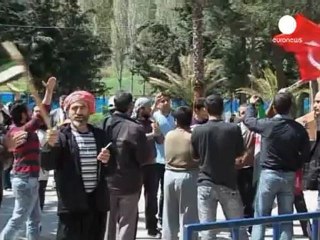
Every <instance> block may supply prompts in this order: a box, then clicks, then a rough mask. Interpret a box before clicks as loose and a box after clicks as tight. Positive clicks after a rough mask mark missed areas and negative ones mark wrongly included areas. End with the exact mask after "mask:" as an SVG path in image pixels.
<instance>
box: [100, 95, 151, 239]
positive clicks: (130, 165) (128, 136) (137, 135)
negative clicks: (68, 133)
mask: <svg viewBox="0 0 320 240" xmlns="http://www.w3.org/2000/svg"><path fill="white" fill-rule="evenodd" d="M114 103H115V108H116V111H115V112H114V113H113V115H112V117H111V121H110V122H109V123H108V124H107V127H106V132H107V134H108V135H109V136H112V142H114V143H115V152H116V153H115V161H116V164H117V168H116V170H115V172H114V173H113V174H111V175H110V176H108V186H109V191H110V204H111V205H110V214H109V216H108V225H107V228H108V229H107V233H106V237H105V239H108V240H116V239H119V240H134V239H135V238H136V227H137V213H138V201H139V197H140V193H141V187H142V176H143V175H142V166H143V165H145V163H147V162H148V157H149V156H148V151H146V149H147V148H148V147H149V146H148V144H147V138H146V134H145V130H144V129H143V127H142V126H141V125H140V124H138V123H137V122H136V121H135V120H133V119H132V118H131V113H132V110H133V97H132V95H131V94H130V93H127V92H124V91H119V92H118V93H117V94H116V95H115V98H114ZM117 226H118V233H119V235H118V236H117Z"/></svg>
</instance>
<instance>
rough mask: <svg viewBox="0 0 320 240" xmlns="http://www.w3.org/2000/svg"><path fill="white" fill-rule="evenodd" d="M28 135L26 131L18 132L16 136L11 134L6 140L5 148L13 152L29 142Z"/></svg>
mask: <svg viewBox="0 0 320 240" xmlns="http://www.w3.org/2000/svg"><path fill="white" fill-rule="evenodd" d="M27 137H28V133H27V132H26V131H23V130H21V131H18V132H16V133H14V134H9V135H7V136H5V138H4V146H5V147H6V148H8V149H9V150H13V149H15V148H17V147H19V146H21V145H22V144H24V143H25V142H26V141H27Z"/></svg>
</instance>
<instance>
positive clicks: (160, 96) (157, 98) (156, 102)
mask: <svg viewBox="0 0 320 240" xmlns="http://www.w3.org/2000/svg"><path fill="white" fill-rule="evenodd" d="M162 98H163V95H162V93H158V94H157V95H156V96H155V98H154V106H155V108H158V105H159V103H160V102H161V100H162Z"/></svg>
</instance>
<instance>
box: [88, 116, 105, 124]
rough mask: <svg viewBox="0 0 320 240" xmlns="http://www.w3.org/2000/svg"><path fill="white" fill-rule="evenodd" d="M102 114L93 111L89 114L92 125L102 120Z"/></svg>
mask: <svg viewBox="0 0 320 240" xmlns="http://www.w3.org/2000/svg"><path fill="white" fill-rule="evenodd" d="M103 119H104V115H103V113H95V114H93V115H91V116H90V119H89V123H90V124H92V125H94V126H99V124H100V123H101V122H102V121H103Z"/></svg>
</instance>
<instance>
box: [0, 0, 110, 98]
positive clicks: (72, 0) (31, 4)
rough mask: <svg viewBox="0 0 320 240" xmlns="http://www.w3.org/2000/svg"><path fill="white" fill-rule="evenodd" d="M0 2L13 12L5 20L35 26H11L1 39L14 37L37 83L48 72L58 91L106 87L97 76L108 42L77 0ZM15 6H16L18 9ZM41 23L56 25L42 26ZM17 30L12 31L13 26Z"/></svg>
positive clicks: (95, 90)
mask: <svg viewBox="0 0 320 240" xmlns="http://www.w3.org/2000/svg"><path fill="white" fill-rule="evenodd" d="M7 2H8V3H7V5H6V6H4V7H3V6H2V5H1V8H2V7H3V8H4V10H5V11H10V12H12V14H11V15H10V16H12V17H11V18H10V19H8V20H7V23H8V24H16V22H19V24H21V25H26V26H34V28H32V27H31V28H30V27H25V28H22V27H20V28H14V27H12V30H10V31H9V33H11V34H6V35H4V37H3V38H2V40H13V41H15V42H18V43H19V48H20V50H21V51H22V52H23V54H24V55H25V57H26V59H27V63H28V64H29V68H30V71H31V73H32V75H33V77H34V81H35V84H36V86H37V87H39V88H40V86H41V81H42V80H45V79H46V78H47V77H48V76H50V75H55V76H57V79H58V93H59V94H60V93H68V92H70V91H73V90H75V89H77V88H81V89H85V90H90V91H92V92H96V93H103V92H104V91H105V86H104V84H103V83H102V82H101V81H100V80H99V79H100V67H101V66H102V65H103V64H104V63H105V61H106V60H107V58H108V56H109V53H110V50H109V49H108V47H107V44H106V43H105V42H104V41H102V40H101V39H100V38H98V37H97V36H95V35H94V34H93V32H92V31H91V29H90V28H89V25H88V24H89V20H88V19H89V18H88V13H87V12H82V11H81V9H80V8H79V6H78V4H77V1H76V0H67V1H64V2H63V3H62V1H55V0H48V1H42V0H30V1H28V3H25V4H24V5H23V4H18V6H19V7H17V4H16V3H13V1H7ZM17 9H18V10H17ZM41 26H57V27H56V28H54V27H53V28H51V27H50V28H42V27H41ZM14 29H15V30H16V31H13V30H14Z"/></svg>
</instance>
